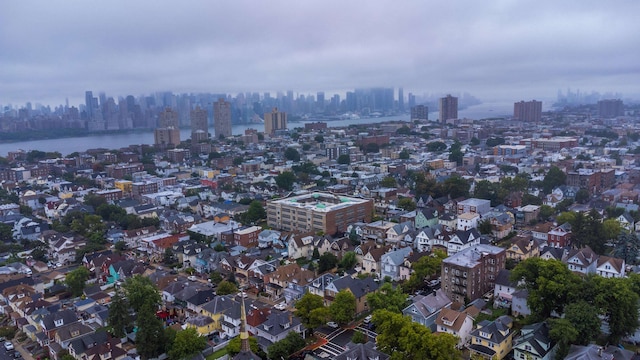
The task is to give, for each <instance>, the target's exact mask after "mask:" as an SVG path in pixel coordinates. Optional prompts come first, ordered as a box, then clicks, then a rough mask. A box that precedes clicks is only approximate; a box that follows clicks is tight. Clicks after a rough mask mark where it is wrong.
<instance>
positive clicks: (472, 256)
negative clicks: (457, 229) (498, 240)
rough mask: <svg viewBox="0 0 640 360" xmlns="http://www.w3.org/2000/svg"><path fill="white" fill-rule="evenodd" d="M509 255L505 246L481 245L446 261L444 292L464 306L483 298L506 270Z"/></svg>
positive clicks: (443, 274) (443, 282)
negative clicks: (467, 302) (497, 277)
mask: <svg viewBox="0 0 640 360" xmlns="http://www.w3.org/2000/svg"><path fill="white" fill-rule="evenodd" d="M506 254H507V253H506V251H505V249H503V248H501V247H497V246H493V245H485V244H481V245H476V246H473V247H470V248H468V249H465V250H462V251H460V252H458V253H456V254H454V255H452V256H449V257H448V258H446V259H444V260H443V261H442V290H443V291H444V293H445V294H446V295H447V296H448V297H449V299H451V300H452V301H458V302H462V303H464V302H465V301H473V300H476V299H478V298H480V297H482V295H484V294H485V293H487V292H488V291H491V290H492V289H493V287H494V285H495V280H496V276H497V275H498V272H499V271H500V270H502V269H504V268H505V263H506V258H507V255H506Z"/></svg>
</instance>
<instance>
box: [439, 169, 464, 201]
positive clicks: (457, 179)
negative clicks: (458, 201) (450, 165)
mask: <svg viewBox="0 0 640 360" xmlns="http://www.w3.org/2000/svg"><path fill="white" fill-rule="evenodd" d="M442 187H443V191H444V193H445V194H448V195H450V196H451V198H452V199H455V198H458V197H461V196H464V197H468V196H469V188H470V187H471V185H470V184H469V182H468V181H467V180H465V179H463V178H462V177H461V176H460V175H457V174H455V175H453V176H451V177H449V178H448V179H446V180H445V181H444V182H443V184H442Z"/></svg>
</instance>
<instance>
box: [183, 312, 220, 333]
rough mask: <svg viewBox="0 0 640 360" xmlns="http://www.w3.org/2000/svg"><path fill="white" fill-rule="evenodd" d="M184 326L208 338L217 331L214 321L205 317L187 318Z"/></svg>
mask: <svg viewBox="0 0 640 360" xmlns="http://www.w3.org/2000/svg"><path fill="white" fill-rule="evenodd" d="M185 325H186V327H187V328H192V329H196V331H197V332H198V335H200V336H209V335H211V334H213V332H214V331H216V330H218V328H216V323H215V321H214V320H213V319H212V318H210V317H208V316H206V315H197V316H192V317H189V318H187V321H186V323H185Z"/></svg>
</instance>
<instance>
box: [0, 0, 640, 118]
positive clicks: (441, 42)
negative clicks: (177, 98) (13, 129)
mask: <svg viewBox="0 0 640 360" xmlns="http://www.w3.org/2000/svg"><path fill="white" fill-rule="evenodd" d="M639 19H640V1H638V0H628V1H627V0H616V1H590V0H576V1H569V0H562V1H558V0H552V1H546V0H544V1H543V0H529V1H527V0H514V1H506V0H504V1H502V0H489V1H476V0H468V1H452V0H447V1H426V0H416V1H410V0H392V1H377V0H369V1H364V0H353V1H347V0H335V1H333V0H324V1H301V0H289V1H277V0H268V1H262V0H253V1H243V0H240V1H239V0H233V1H208V0H207V1H204V0H203V1H196V0H193V1H191V0H185V1H161V0H149V1H135V0H122V1H119V0H110V1H102V2H97V1H88V0H64V1H51V0H42V1H26V0H25V1H23V0H18V1H2V2H1V4H0V104H7V103H13V104H14V105H15V104H24V103H25V102H26V101H32V102H41V103H44V104H51V105H56V104H60V103H63V102H64V99H65V98H67V97H68V98H69V99H70V102H71V104H72V105H76V104H77V103H78V102H80V101H83V97H84V91H85V90H93V91H94V93H98V92H100V91H104V92H106V93H107V95H109V96H114V97H117V96H125V95H127V94H133V95H136V96H137V95H141V94H149V93H152V92H155V91H164V90H171V91H173V92H176V93H179V92H228V93H233V94H235V93H237V92H244V91H260V92H263V91H271V92H272V93H275V91H278V90H288V89H291V90H294V91H295V92H296V93H305V94H306V93H315V92H316V91H322V90H324V91H325V92H327V94H328V96H330V95H331V94H332V93H333V92H340V93H343V92H344V91H345V90H347V89H353V88H356V87H373V86H389V87H396V88H397V87H404V89H405V90H404V91H405V96H406V94H407V93H408V92H411V91H413V92H414V93H418V94H422V93H435V94H440V93H449V92H451V93H458V92H462V91H468V92H470V93H472V94H473V95H475V96H476V97H478V98H480V99H482V100H484V101H493V100H499V101H517V100H522V99H525V100H529V99H549V98H555V96H556V93H557V91H558V89H562V90H563V91H564V90H566V89H567V88H569V87H570V88H572V89H581V90H582V91H599V92H621V93H622V94H623V95H624V96H625V97H638V98H640V20H639ZM328 96H327V97H328Z"/></svg>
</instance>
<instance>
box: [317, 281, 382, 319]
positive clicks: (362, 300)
mask: <svg viewBox="0 0 640 360" xmlns="http://www.w3.org/2000/svg"><path fill="white" fill-rule="evenodd" d="M378 287H379V285H378V282H377V281H375V280H374V279H373V278H372V277H370V276H369V277H366V278H363V279H358V278H355V279H354V278H352V277H350V276H344V277H341V278H339V279H336V280H334V281H333V282H332V283H331V284H329V285H327V286H326V287H325V291H324V293H325V295H324V299H325V302H326V303H327V304H328V305H329V304H331V302H333V300H334V299H335V298H336V295H337V294H338V292H340V291H342V290H347V291H349V292H351V293H352V294H353V296H354V297H355V298H356V315H357V314H361V313H363V312H365V311H368V310H369V306H368V304H367V295H368V294H369V293H372V292H376V291H378Z"/></svg>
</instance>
